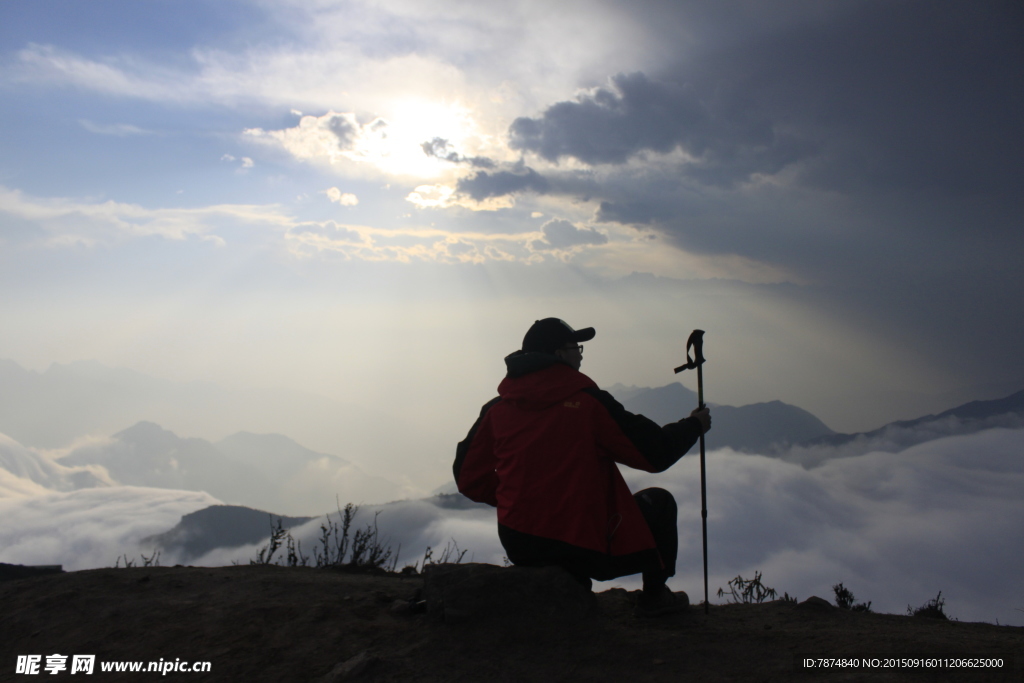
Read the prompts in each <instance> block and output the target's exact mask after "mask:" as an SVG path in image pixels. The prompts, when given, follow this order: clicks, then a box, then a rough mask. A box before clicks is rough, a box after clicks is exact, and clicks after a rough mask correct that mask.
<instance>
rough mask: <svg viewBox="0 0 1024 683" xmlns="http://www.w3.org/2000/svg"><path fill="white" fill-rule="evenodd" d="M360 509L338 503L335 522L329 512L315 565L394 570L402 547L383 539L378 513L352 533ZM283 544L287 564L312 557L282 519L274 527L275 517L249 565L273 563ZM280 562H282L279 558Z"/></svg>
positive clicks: (301, 562)
mask: <svg viewBox="0 0 1024 683" xmlns="http://www.w3.org/2000/svg"><path fill="white" fill-rule="evenodd" d="M358 511H359V508H358V507H357V506H355V505H353V504H352V503H349V504H348V505H346V506H345V508H344V509H342V508H341V505H340V503H339V505H338V521H337V522H335V521H334V520H333V519H331V516H330V514H328V515H327V519H326V521H325V522H324V523H323V524H321V525H320V539H319V540H320V547H319V548H314V549H313V561H314V564H315V566H316V567H318V568H325V567H332V568H351V569H355V568H359V569H382V570H384V571H388V572H393V571H395V566H396V565H397V563H398V553H399V552H401V546H399V548H398V552H395V551H393V550H392V549H391V546H390V545H388V543H387V541H386V540H382V539H381V538H380V532H379V530H378V528H377V515H379V514H380V513H379V512H378V513H376V514H375V515H374V516H373V523H372V524H367V525H366V528H365V529H356V531H355V533H352V522H353V520H355V517H356V513H357V512H358ZM282 545H283V546H285V548H286V550H287V555H286V556H285V557H284V558H283V560H284V561H283V564H284V566H287V567H305V566H307V565H308V564H309V557H308V556H306V555H303V554H302V543H301V542H300V541H296V540H295V539H294V538H293V537H292V534H291V532H290V531H288V530H287V529H284V528H283V526H282V523H281V520H280V518H279V519H278V520H277V525H276V526H275V525H274V523H273V516H271V524H270V538H269V540H268V541H267V544H266V545H265V546H264V547H263V548H261V549H260V550H259V552H258V553H257V555H256V557H255V558H253V559H252V560H250V561H249V564H273V563H274V554H275V553H276V552H277V551H278V550H279V549H280V548H281V546H282ZM278 564H282V562H281V561H279V562H278Z"/></svg>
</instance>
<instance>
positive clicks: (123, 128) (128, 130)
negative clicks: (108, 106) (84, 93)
mask: <svg viewBox="0 0 1024 683" xmlns="http://www.w3.org/2000/svg"><path fill="white" fill-rule="evenodd" d="M78 123H80V124H81V125H82V128H85V129H86V130H87V131H89V132H90V133H96V134H97V135H111V136H114V137H119V138H123V137H129V136H133V135H153V134H154V133H153V131H150V130H145V129H143V128H139V127H138V126H133V125H131V124H129V123H112V124H100V123H93V122H92V121H89V120H87V119H79V120H78Z"/></svg>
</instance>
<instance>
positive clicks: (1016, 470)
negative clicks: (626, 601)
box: [0, 428, 1024, 625]
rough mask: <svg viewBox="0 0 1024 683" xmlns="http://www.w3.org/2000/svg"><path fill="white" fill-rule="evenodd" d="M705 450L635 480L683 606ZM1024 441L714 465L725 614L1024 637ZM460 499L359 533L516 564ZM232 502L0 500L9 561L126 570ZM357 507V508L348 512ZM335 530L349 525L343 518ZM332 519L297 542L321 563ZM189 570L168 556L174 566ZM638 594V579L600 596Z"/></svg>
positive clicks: (717, 565) (403, 555)
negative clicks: (801, 615)
mask: <svg viewBox="0 0 1024 683" xmlns="http://www.w3.org/2000/svg"><path fill="white" fill-rule="evenodd" d="M696 451H697V448H696V447H694V449H693V451H692V452H691V453H690V454H689V455H687V456H686V457H684V458H683V459H682V460H681V461H680V462H679V463H678V464H676V465H675V466H674V467H672V468H671V469H670V470H669V471H668V472H664V473H661V474H656V475H655V474H647V473H642V472H636V471H631V470H626V469H625V468H623V470H624V474H625V475H626V478H627V481H628V482H629V484H630V486H631V487H632V488H633V490H638V489H640V488H644V487H647V486H660V487H662V488H665V489H668V490H669V491H671V492H672V493H673V494H674V495H675V497H676V500H677V502H678V504H679V536H680V555H679V561H678V564H677V572H676V576H675V577H674V578H673V579H672V580H671V581H670V585H671V586H672V588H673V589H675V590H685V591H687V592H688V593H689V594H690V597H691V600H692V601H694V602H698V601H699V600H700V599H701V598H702V593H703V571H702V557H701V522H700V520H701V517H700V507H701V502H700V467H699V458H698V456H697V453H696ZM1022 490H1024V430H1022V429H1006V428H995V429H988V430H985V431H981V432H978V433H975V434H969V435H957V436H949V437H944V438H939V439H935V440H932V441H928V442H926V443H922V444H918V445H915V446H912V447H910V448H907V449H906V450H903V451H901V452H898V453H891V452H882V451H875V452H869V453H864V454H860V455H855V456H849V457H836V458H832V459H829V460H827V461H825V462H824V463H823V464H821V465H819V466H817V467H813V468H810V469H807V468H805V467H803V466H801V465H799V464H796V463H792V462H786V461H784V460H781V459H779V458H770V457H765V456H760V455H749V454H743V453H736V452H733V451H731V450H728V449H721V450H714V451H710V452H708V453H707V505H708V525H707V526H708V571H709V588H710V597H711V601H712V603H717V602H722V601H724V600H725V598H718V597H717V596H716V592H717V589H718V588H726V589H728V581H729V579H732V578H734V577H736V576H743V577H745V578H752V577H753V576H754V574H755V572H761V576H762V582H763V583H764V584H765V585H766V586H770V587H774V588H775V589H776V590H777V591H778V592H779V594H780V595H781V594H782V593H784V592H785V593H789V594H790V595H791V596H796V597H798V598H799V599H801V600H802V599H805V598H807V597H809V596H811V595H818V596H820V597H823V598H826V599H829V600H832V599H833V593H832V586H833V585H834V584H837V583H839V582H842V583H843V584H844V586H845V587H846V588H848V589H849V590H851V591H853V593H854V594H855V595H856V597H857V599H858V601H869V600H870V601H871V603H872V605H871V606H872V609H873V610H874V611H876V612H888V613H897V614H902V613H905V612H906V610H907V607H908V606H913V607H918V606H921V605H923V604H925V603H926V602H928V601H929V600H931V599H933V598H935V597H937V595H938V593H939V591H942V597H943V599H944V600H945V609H946V612H947V614H949V615H950V616H952V617H955V618H958V619H960V620H961V621H987V622H992V623H995V622H997V621H998V623H1000V624H1014V625H1024V611H1022V610H1024V580H1021V578H1020V571H1019V567H1020V566H1021V565H1022V560H1024V546H1022V544H1021V543H1020V539H1021V538H1024V498H1022V497H1021V495H1020V491H1022ZM445 500H446V499H445V498H443V497H442V498H435V499H426V500H412V501H403V502H399V503H391V504H383V505H365V506H363V507H362V508H361V509H360V511H359V515H358V517H357V519H356V524H357V526H365V525H367V524H369V523H373V522H374V521H375V522H376V524H377V527H378V529H379V533H380V535H381V538H383V539H386V540H387V541H388V542H389V543H390V544H391V546H392V548H393V549H394V550H395V552H397V553H398V554H399V557H398V563H397V564H398V566H399V567H401V566H404V565H406V564H413V563H418V562H422V559H423V557H424V553H425V551H426V549H427V547H428V546H429V547H431V548H432V549H433V553H434V557H435V558H436V557H437V556H438V555H439V554H440V553H441V552H442V551H443V550H444V549H445V548H446V547H449V548H452V549H454V547H453V545H450V544H454V543H457V545H458V548H459V549H460V550H466V551H467V553H466V555H465V557H464V558H463V561H474V562H488V563H493V564H499V565H500V564H502V562H503V558H504V552H503V550H502V548H501V545H500V543H499V542H498V538H497V533H496V527H495V524H496V522H495V513H494V511H493V510H492V509H490V508H485V507H479V506H476V507H474V506H461V505H452V504H451V500H450V499H448V502H447V503H446V502H444V501H445ZM218 502H219V501H217V500H216V499H214V498H212V497H211V496H208V495H206V494H204V493H195V492H187V491H172V490H163V489H147V488H140V487H124V486H114V487H100V488H91V489H82V490H77V491H69V492H60V493H48V494H46V495H19V496H10V497H7V498H4V499H0V520H2V521H0V561H2V562H11V563H24V564H63V565H64V566H65V568H66V569H84V568H90V567H108V566H113V564H114V563H115V560H116V559H117V558H118V557H123V556H125V555H127V556H128V557H130V558H137V557H138V556H139V555H141V554H142V553H146V554H147V555H148V554H149V553H150V552H151V551H152V548H150V547H147V546H146V545H144V544H142V543H141V541H142V539H144V538H146V537H148V536H151V535H153V534H157V533H160V532H162V531H165V530H167V529H169V528H170V527H172V526H174V524H176V523H177V522H178V520H179V519H180V517H181V516H182V515H183V514H187V513H189V512H193V511H195V510H199V509H202V508H204V507H206V506H208V505H212V504H216V503H218ZM342 504H344V501H342ZM332 518H333V519H334V520H335V521H337V520H338V514H337V512H335V513H333V515H332ZM323 522H324V518H323V517H319V518H315V519H313V520H311V521H310V522H308V523H307V524H305V525H303V526H302V527H299V528H296V529H293V530H292V533H293V536H294V537H295V538H296V539H298V540H300V541H301V542H302V547H303V550H304V552H305V553H306V554H308V555H310V556H312V554H313V553H312V549H313V548H314V547H315V546H316V539H317V537H318V536H319V534H320V525H321V524H322V523H323ZM261 546H262V544H253V545H249V546H243V547H240V548H234V549H220V550H216V551H212V552H210V553H208V554H206V555H204V556H203V557H200V558H184V559H185V560H186V561H187V563H189V564H194V565H203V566H219V565H228V564H231V563H232V562H241V563H248V561H249V560H250V559H252V558H253V557H255V556H256V554H257V552H258V550H259V549H260V547H261ZM178 559H179V558H175V557H174V556H173V555H168V554H166V553H165V554H164V555H163V556H162V558H161V561H162V564H164V565H169V564H174V563H175V562H176V561H177V560H178ZM614 586H623V587H625V588H628V589H634V588H637V587H638V586H639V580H638V577H637V578H624V579H619V580H616V581H610V582H606V583H597V584H595V589H596V590H604V589H606V588H611V587H614Z"/></svg>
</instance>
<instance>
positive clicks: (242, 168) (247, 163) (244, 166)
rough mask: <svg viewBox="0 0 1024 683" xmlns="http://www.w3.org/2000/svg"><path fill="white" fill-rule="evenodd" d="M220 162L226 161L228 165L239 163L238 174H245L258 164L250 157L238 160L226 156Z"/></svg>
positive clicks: (228, 155) (231, 156)
mask: <svg viewBox="0 0 1024 683" xmlns="http://www.w3.org/2000/svg"><path fill="white" fill-rule="evenodd" d="M220 160H221V161H226V162H228V163H234V162H236V161H237V162H238V169H237V172H238V173H245V172H246V171H248V170H249V169H250V168H252V167H253V166H255V165H256V162H255V161H253V160H252V159H250V158H249V157H242V158H241V159H238V158H236V157H235V156H233V155H231V154H224V155H223V156H221V158H220Z"/></svg>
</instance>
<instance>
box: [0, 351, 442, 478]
mask: <svg viewBox="0 0 1024 683" xmlns="http://www.w3.org/2000/svg"><path fill="white" fill-rule="evenodd" d="M143 421H145V422H152V423H156V424H159V425H162V426H163V427H165V428H167V429H170V430H172V431H174V432H176V433H178V434H189V435H194V436H201V437H203V438H206V439H209V440H211V441H215V440H218V439H222V438H224V436H225V435H227V434H234V433H236V432H242V431H245V432H254V433H268V432H271V433H276V434H287V435H288V436H289V437H291V438H293V439H296V440H297V441H299V442H301V443H304V444H307V445H310V446H311V447H312V448H314V449H318V450H320V451H324V452H329V453H337V454H339V455H342V456H344V457H345V458H347V459H348V460H349V461H351V462H353V463H356V464H358V465H359V466H360V467H361V468H362V469H363V470H364V471H367V472H371V471H372V472H374V473H375V474H378V475H384V476H389V474H390V473H391V472H393V471H401V472H402V473H403V478H404V481H403V483H404V484H406V485H412V484H413V482H415V481H417V480H418V479H428V478H429V472H430V471H431V469H432V468H433V467H435V462H436V461H435V460H433V459H432V458H434V457H435V456H436V453H434V452H433V450H431V451H429V452H426V453H424V451H425V449H426V448H427V444H426V443H425V440H424V429H423V428H422V427H416V428H414V427H412V426H411V424H410V423H409V422H408V421H407V418H406V417H405V416H403V415H402V414H400V413H395V412H393V411H392V412H387V413H384V412H378V411H375V410H374V409H372V408H368V407H367V406H365V405H361V404H356V403H349V402H344V401H337V400H334V399H329V398H325V397H323V396H319V395H315V394H311V393H305V392H298V391H291V390H283V389H244V390H243V389H225V388H223V387H221V386H219V385H217V384H214V383H212V382H176V381H171V380H165V379H158V378H155V377H150V376H148V375H145V374H143V373H139V372H135V371H133V370H128V369H124V368H111V367H107V366H105V365H102V364H101V363H97V362H95V361H76V362H73V363H68V364H58V363H54V364H52V365H51V366H50V367H49V368H47V369H46V370H45V371H44V372H36V371H34V370H27V369H25V368H23V367H22V366H20V365H19V364H18V363H15V362H13V361H10V360H2V359H0V433H2V434H6V435H8V436H10V437H11V438H12V439H14V440H15V441H17V442H19V443H21V444H23V445H25V446H29V447H36V448H48V449H55V448H66V447H68V446H69V445H71V444H72V442H74V441H75V440H76V439H77V438H79V437H82V436H86V435H88V436H97V435H102V436H108V435H110V434H113V433H115V432H119V431H121V430H124V429H125V428H126V427H128V426H130V425H134V424H137V423H139V422H143ZM433 436H436V434H435V435H433ZM445 444H446V447H445V449H446V450H445V459H446V460H447V459H448V455H447V441H445ZM410 453H423V457H419V458H415V459H410V458H409V457H408V454H410ZM399 468H402V469H400V470H399ZM425 472H426V473H428V474H427V475H424V473H425Z"/></svg>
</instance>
